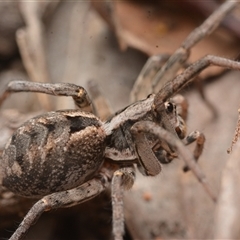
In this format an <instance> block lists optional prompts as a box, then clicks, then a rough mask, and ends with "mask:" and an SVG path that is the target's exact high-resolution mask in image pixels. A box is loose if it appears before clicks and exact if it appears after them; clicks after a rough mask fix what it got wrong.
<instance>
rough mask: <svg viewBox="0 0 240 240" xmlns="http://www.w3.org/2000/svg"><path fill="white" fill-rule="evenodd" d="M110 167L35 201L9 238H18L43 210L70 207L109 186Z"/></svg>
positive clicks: (21, 236)
mask: <svg viewBox="0 0 240 240" xmlns="http://www.w3.org/2000/svg"><path fill="white" fill-rule="evenodd" d="M112 174H113V170H112V169H107V168H103V169H101V172H100V174H99V176H98V177H95V178H94V179H92V180H89V181H88V182H86V183H84V184H82V185H81V186H79V187H76V188H73V189H71V190H67V191H62V192H56V193H53V194H50V195H47V196H45V197H43V198H42V199H41V200H39V201H38V202H36V203H35V204H34V205H33V207H32V208H31V209H30V211H29V212H28V213H27V215H26V216H25V218H24V219H23V221H22V222H21V224H20V225H19V227H18V228H17V230H16V231H15V232H14V234H13V235H12V237H11V238H10V240H20V239H22V238H23V237H24V235H25V234H26V233H27V231H28V230H29V228H30V227H31V225H33V224H34V223H35V222H36V221H37V219H38V218H39V217H40V216H41V215H42V213H43V212H45V211H49V210H52V209H57V208H64V207H72V206H75V205H78V204H80V203H83V202H85V201H88V200H89V199H91V198H94V197H95V196H97V195H99V194H100V193H101V192H103V191H104V190H105V189H106V188H108V187H109V186H110V182H111V177H112Z"/></svg>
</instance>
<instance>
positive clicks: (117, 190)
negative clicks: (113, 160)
mask: <svg viewBox="0 0 240 240" xmlns="http://www.w3.org/2000/svg"><path fill="white" fill-rule="evenodd" d="M134 180H135V169H134V167H133V166H126V167H123V168H120V169H119V170H117V171H116V172H114V174H113V179H112V188H111V190H112V211H113V215H112V216H113V220H112V221H113V235H114V239H115V240H122V239H123V235H124V209H123V192H124V190H128V189H130V188H131V187H132V186H133V183H134Z"/></svg>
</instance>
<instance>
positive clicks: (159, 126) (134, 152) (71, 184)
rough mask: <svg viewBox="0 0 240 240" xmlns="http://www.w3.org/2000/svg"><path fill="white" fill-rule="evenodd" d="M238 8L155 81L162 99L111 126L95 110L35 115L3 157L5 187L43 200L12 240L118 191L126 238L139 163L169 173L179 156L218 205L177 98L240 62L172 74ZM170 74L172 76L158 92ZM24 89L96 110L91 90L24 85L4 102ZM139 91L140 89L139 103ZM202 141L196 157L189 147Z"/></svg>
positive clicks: (16, 85)
mask: <svg viewBox="0 0 240 240" xmlns="http://www.w3.org/2000/svg"><path fill="white" fill-rule="evenodd" d="M235 5H236V3H234V2H232V1H231V2H226V3H224V4H223V5H222V6H221V7H220V8H219V9H218V10H217V11H216V12H214V13H213V14H212V15H211V16H210V17H209V18H208V19H207V20H206V21H205V22H204V23H203V24H202V25H201V26H200V27H199V28H197V29H195V30H194V31H193V33H191V34H190V35H189V37H188V38H187V39H186V40H185V42H184V43H183V44H182V46H181V47H180V48H179V49H178V50H177V51H176V53H175V54H173V55H172V57H170V58H169V59H168V61H167V62H166V63H165V65H164V66H163V68H162V69H163V70H162V69H161V70H160V72H158V73H157V74H156V77H155V78H154V80H153V81H151V85H152V86H155V85H156V88H154V89H153V91H156V94H151V95H149V96H148V98H146V99H144V100H139V101H136V102H134V103H133V104H131V105H129V106H128V107H126V108H125V109H123V110H121V111H119V112H117V113H116V114H115V115H114V116H112V117H111V118H110V119H109V120H108V121H105V122H102V121H101V120H100V119H99V118H98V117H96V116H95V115H94V114H92V113H87V112H84V111H80V110H68V111H57V112H49V113H46V114H43V115H41V116H38V117H35V118H33V119H31V120H29V121H27V122H26V123H25V124H23V125H22V126H21V127H20V128H18V129H17V130H16V132H15V133H14V134H13V136H12V138H11V139H10V140H9V142H8V143H7V145H6V148H5V150H4V152H3V155H2V159H1V162H0V171H1V176H2V179H0V182H1V183H2V185H3V186H6V187H7V188H8V189H10V190H12V191H13V192H14V193H16V194H19V195H22V196H26V197H41V199H40V200H39V201H38V202H37V203H36V204H35V205H34V206H33V207H32V208H31V210H30V211H29V212H28V214H27V215H26V217H25V218H24V220H23V221H22V223H21V224H20V226H19V227H18V229H17V230H16V231H15V233H14V234H13V236H12V238H11V239H21V238H22V237H23V236H24V234H25V233H26V232H27V230H28V229H29V227H30V226H31V224H33V223H34V222H35V221H36V220H37V218H38V217H39V216H40V215H41V214H42V212H44V211H48V210H51V209H54V208H60V207H70V206H73V205H76V204H80V203H82V202H84V201H87V200H89V199H90V198H93V197H95V196H96V195H98V194H99V193H101V192H102V191H104V190H105V189H106V188H108V187H110V186H111V190H112V205H113V234H114V238H115V239H122V236H123V234H124V224H123V223H124V217H123V190H124V189H129V188H131V187H132V185H133V183H134V178H135V170H134V165H136V166H137V167H138V168H139V169H140V171H141V172H142V173H143V174H144V175H146V176H155V175H157V174H159V173H160V171H161V163H168V162H170V161H171V160H172V159H173V158H175V157H179V158H181V159H183V160H184V161H185V163H186V165H187V166H188V168H190V169H191V170H192V171H193V173H194V174H195V175H196V177H197V178H198V180H199V181H200V182H201V184H202V185H203V186H204V188H205V190H206V191H207V192H208V194H209V195H210V197H211V198H212V199H213V200H216V197H215V196H214V194H213V193H212V192H211V190H210V188H209V186H208V184H207V182H206V179H205V176H204V175H203V173H202V172H201V170H200V169H199V167H198V165H197V164H196V161H195V160H197V159H198V157H199V156H200V154H201V151H202V148H203V143H204V136H203V135H202V134H201V133H199V132H198V131H195V132H193V133H191V134H190V135H189V136H188V137H185V135H186V128H185V123H184V119H185V116H186V114H185V111H184V110H183V109H184V108H183V107H181V106H183V105H181V103H184V100H181V97H179V96H174V95H175V94H176V93H177V92H178V91H180V90H181V89H182V88H183V87H184V86H185V85H186V84H187V83H189V82H191V81H193V79H194V77H195V76H197V75H198V74H199V73H200V72H201V71H202V70H203V69H205V68H206V67H208V66H209V65H211V64H213V65H217V66H222V67H226V68H232V69H237V70H240V63H238V62H235V61H231V60H228V59H224V58H221V57H216V56H210V55H209V56H206V57H204V58H202V59H200V60H199V61H197V62H195V63H193V64H191V65H190V66H189V67H187V68H186V69H185V70H184V71H183V72H182V73H181V74H180V75H178V76H176V77H171V78H170V77H169V69H170V70H171V73H172V74H175V73H176V72H177V69H178V68H179V67H181V66H182V65H184V62H185V61H186V60H187V57H188V55H189V50H190V48H191V47H192V46H193V45H194V44H195V43H197V42H198V41H199V40H201V39H202V38H203V37H204V36H205V35H208V34H210V33H211V32H212V31H213V30H214V29H215V28H216V27H217V26H218V24H219V23H220V21H221V20H222V19H223V18H224V16H225V15H226V14H227V13H228V12H229V11H230V10H231V9H233V7H234V6H235ZM162 71H163V75H164V76H165V74H166V75H168V79H167V81H166V83H165V84H164V86H162V87H161V88H160V89H158V87H157V85H158V81H159V80H160V77H159V76H160V75H161V74H162ZM156 79H157V80H156ZM156 81H157V83H156ZM135 89H136V88H135ZM155 89H157V90H155ZM22 91H30V92H42V93H46V94H51V95H56V96H71V97H72V98H73V99H74V101H75V103H76V105H77V106H78V107H80V108H85V107H89V106H90V105H91V101H90V100H89V97H88V95H87V92H86V91H85V90H84V89H83V88H82V87H79V86H76V85H74V84H68V83H60V84H50V83H48V84H43V83H31V82H24V81H13V82H11V83H10V84H9V85H8V86H7V88H6V90H5V91H4V92H3V94H2V96H1V99H0V102H2V101H3V100H4V99H5V98H6V97H7V96H8V95H9V94H10V93H12V92H22ZM135 93H136V91H135V92H134V91H133V94H132V96H133V98H134V97H135ZM179 103H180V104H179ZM181 109H182V110H181ZM180 139H183V141H182V140H180ZM195 140H196V147H195V151H194V154H192V153H191V152H190V151H189V150H188V149H187V148H186V147H185V145H186V144H189V143H191V142H193V141H195ZM185 170H187V167H186V168H185Z"/></svg>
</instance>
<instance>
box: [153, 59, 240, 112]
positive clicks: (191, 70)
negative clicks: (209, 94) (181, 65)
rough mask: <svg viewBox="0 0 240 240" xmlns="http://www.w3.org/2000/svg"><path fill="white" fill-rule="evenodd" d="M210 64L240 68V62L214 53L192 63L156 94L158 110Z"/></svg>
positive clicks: (155, 100)
mask: <svg viewBox="0 0 240 240" xmlns="http://www.w3.org/2000/svg"><path fill="white" fill-rule="evenodd" d="M210 65H215V66H219V67H224V68H229V69H234V70H240V63H239V62H236V61H233V60H230V59H226V58H222V57H217V56H213V55H207V56H205V57H203V58H201V59H200V60H198V61H196V62H195V63H193V64H191V65H190V66H189V67H188V68H187V69H185V70H184V71H183V72H182V73H181V74H179V75H177V76H176V77H175V78H174V79H173V80H172V81H169V82H167V83H166V84H165V85H164V87H163V88H162V89H161V90H160V91H159V92H158V93H157V94H156V96H155V99H154V105H155V109H156V111H158V110H160V111H161V109H162V105H163V104H164V102H165V101H167V99H169V98H170V97H171V96H172V95H174V94H175V93H177V92H179V91H180V90H181V89H182V88H183V87H185V85H186V84H188V83H190V82H192V81H193V78H194V77H195V76H197V75H198V74H199V73H200V72H201V71H203V70H204V69H205V68H207V67H209V66H210Z"/></svg>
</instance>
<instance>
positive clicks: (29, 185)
mask: <svg viewBox="0 0 240 240" xmlns="http://www.w3.org/2000/svg"><path fill="white" fill-rule="evenodd" d="M101 126H102V123H101V121H100V120H99V119H98V118H96V117H95V116H94V115H92V114H90V113H84V112H81V111H79V110H69V111H57V112H49V113H46V114H44V115H41V116H38V117H36V118H33V119H31V120H29V121H27V122H26V123H25V124H24V125H22V126H21V127H20V128H18V129H17V131H16V132H15V133H14V134H13V136H12V138H11V139H10V141H9V142H8V144H7V146H6V148H5V150H4V152H3V155H2V160H1V162H0V168H2V169H4V172H3V179H2V182H3V185H4V186H6V187H7V188H8V189H10V190H11V191H13V192H15V193H17V194H19V195H22V196H26V197H40V196H44V195H47V194H50V193H53V192H58V191H63V190H68V189H71V188H74V187H76V186H79V185H80V184H82V183H83V182H85V181H87V180H88V179H89V178H91V177H92V176H93V175H94V173H95V172H96V171H97V170H98V169H99V168H100V166H101V164H102V162H103V154H104V149H105V138H106V135H105V133H104V131H103V130H102V127H101Z"/></svg>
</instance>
